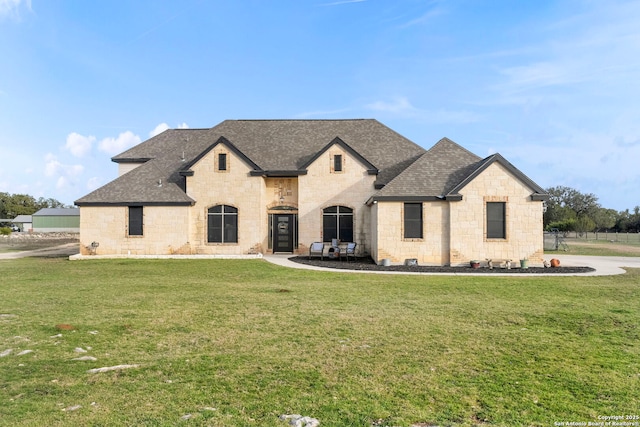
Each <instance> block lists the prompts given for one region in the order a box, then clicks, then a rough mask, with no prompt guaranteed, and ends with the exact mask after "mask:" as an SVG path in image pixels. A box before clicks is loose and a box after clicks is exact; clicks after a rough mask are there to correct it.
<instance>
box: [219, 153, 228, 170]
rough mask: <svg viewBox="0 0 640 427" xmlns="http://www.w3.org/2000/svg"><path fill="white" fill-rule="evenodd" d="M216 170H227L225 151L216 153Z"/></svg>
mask: <svg viewBox="0 0 640 427" xmlns="http://www.w3.org/2000/svg"><path fill="white" fill-rule="evenodd" d="M218 170H219V171H226V170H227V155H226V154H225V153H220V154H218Z"/></svg>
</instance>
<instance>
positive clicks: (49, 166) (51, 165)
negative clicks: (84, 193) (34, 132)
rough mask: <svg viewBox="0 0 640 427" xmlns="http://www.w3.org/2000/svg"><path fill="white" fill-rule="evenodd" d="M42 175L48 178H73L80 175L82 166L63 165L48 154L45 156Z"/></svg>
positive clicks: (82, 170)
mask: <svg viewBox="0 0 640 427" xmlns="http://www.w3.org/2000/svg"><path fill="white" fill-rule="evenodd" d="M45 161H46V163H45V166H44V174H45V176H48V177H51V178H53V177H56V176H63V175H64V176H67V177H73V176H77V175H80V174H81V173H82V172H84V166H82V165H65V164H63V163H61V162H60V161H58V158H57V157H56V156H54V155H53V154H51V153H49V154H47V155H46V156H45Z"/></svg>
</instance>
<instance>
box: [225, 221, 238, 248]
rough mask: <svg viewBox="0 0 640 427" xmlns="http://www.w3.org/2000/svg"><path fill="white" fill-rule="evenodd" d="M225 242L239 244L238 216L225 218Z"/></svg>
mask: <svg viewBox="0 0 640 427" xmlns="http://www.w3.org/2000/svg"><path fill="white" fill-rule="evenodd" d="M224 242H225V243H238V215H225V216H224Z"/></svg>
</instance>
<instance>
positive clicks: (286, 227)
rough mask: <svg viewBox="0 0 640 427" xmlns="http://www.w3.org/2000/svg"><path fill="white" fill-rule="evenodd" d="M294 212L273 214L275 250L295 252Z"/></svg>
mask: <svg viewBox="0 0 640 427" xmlns="http://www.w3.org/2000/svg"><path fill="white" fill-rule="evenodd" d="M295 216H296V215H294V214H274V215H273V228H272V230H273V252H274V253H276V252H293V242H294V233H295V232H296V224H295Z"/></svg>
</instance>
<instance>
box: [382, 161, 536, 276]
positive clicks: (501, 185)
mask: <svg viewBox="0 0 640 427" xmlns="http://www.w3.org/2000/svg"><path fill="white" fill-rule="evenodd" d="M460 193H461V194H462V200H460V201H428V202H427V201H426V202H423V203H422V209H423V214H422V217H423V238H422V239H405V238H404V237H403V236H404V230H403V217H404V215H403V207H404V203H402V202H378V203H376V205H375V206H376V208H375V209H376V215H377V218H376V224H377V227H376V229H375V230H374V231H375V232H376V239H375V245H374V250H373V257H374V259H375V260H376V261H377V262H378V263H380V262H381V261H382V260H383V259H385V258H386V259H389V260H390V262H391V263H392V264H402V263H403V262H404V261H405V260H406V259H410V258H416V259H417V260H418V263H419V264H421V265H453V266H457V265H468V264H469V261H470V260H472V259H478V260H482V261H484V260H485V259H501V260H507V259H511V260H513V261H518V260H520V259H523V258H527V259H529V263H530V265H533V266H542V262H543V259H542V256H543V242H542V239H543V234H542V214H543V211H542V202H541V201H532V200H531V189H530V188H528V187H527V186H526V185H524V184H523V183H522V182H521V181H520V180H518V179H517V178H516V177H514V176H513V175H512V174H511V173H510V172H509V171H508V170H506V169H505V168H504V167H503V166H502V165H500V164H499V163H494V164H492V165H491V166H489V167H488V168H487V169H486V170H485V171H483V172H482V173H481V174H480V175H478V176H477V177H475V179H473V180H472V181H471V182H470V183H469V184H467V185H466V186H465V187H464V188H463V189H462V190H461V192H460ZM487 202H504V203H505V206H506V215H505V217H506V218H505V219H506V238H504V239H488V238H487V230H486V224H487V217H486V203H487Z"/></svg>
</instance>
